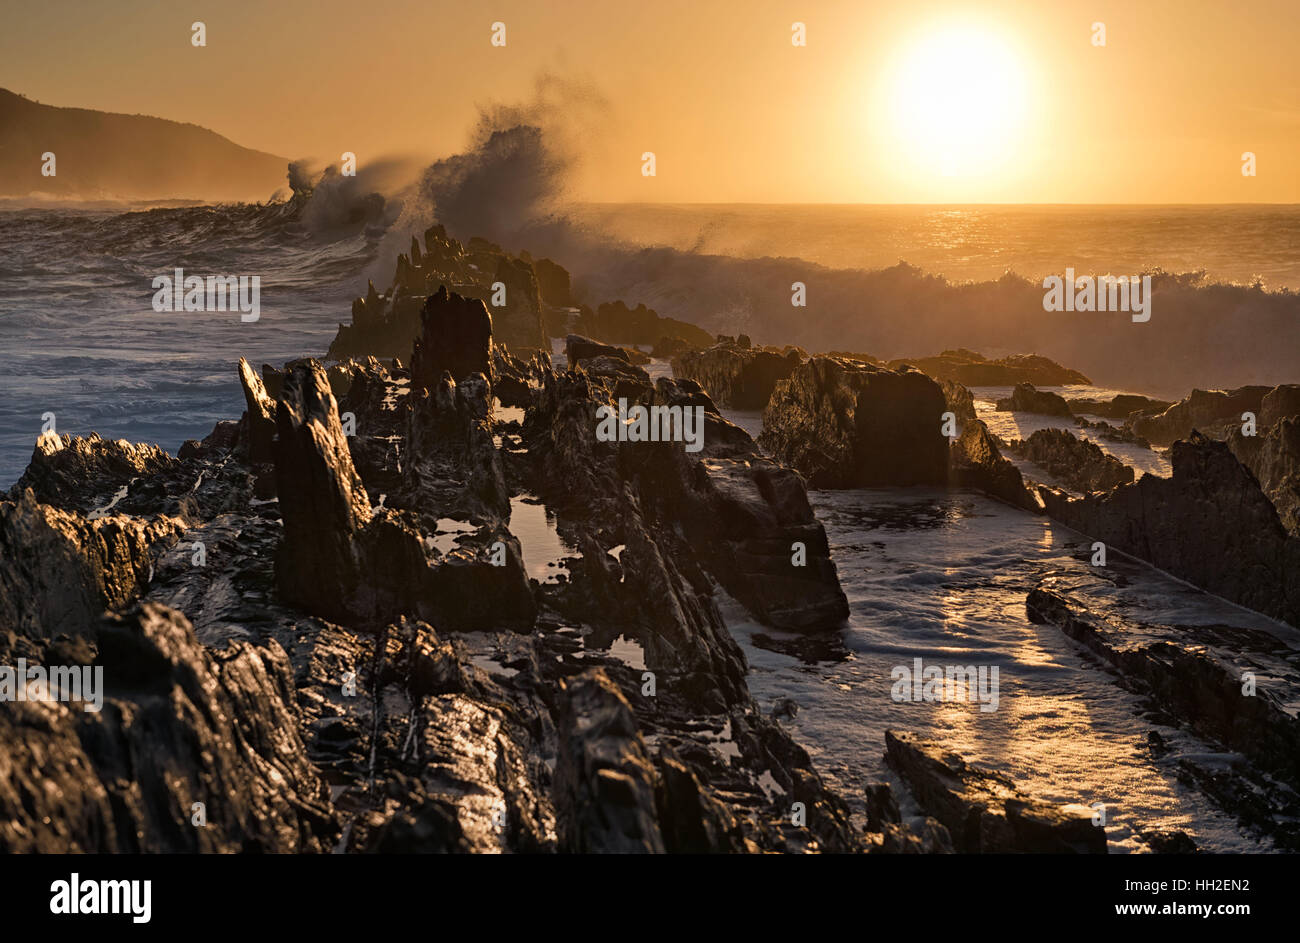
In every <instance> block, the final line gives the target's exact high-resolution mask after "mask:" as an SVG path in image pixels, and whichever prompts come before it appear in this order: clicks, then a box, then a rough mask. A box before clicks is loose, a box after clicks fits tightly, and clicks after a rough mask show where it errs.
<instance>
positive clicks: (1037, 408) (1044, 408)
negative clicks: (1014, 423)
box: [997, 383, 1073, 416]
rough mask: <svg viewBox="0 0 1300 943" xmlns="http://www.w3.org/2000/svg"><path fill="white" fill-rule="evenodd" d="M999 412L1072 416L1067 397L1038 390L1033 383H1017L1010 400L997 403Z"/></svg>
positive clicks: (1001, 400)
mask: <svg viewBox="0 0 1300 943" xmlns="http://www.w3.org/2000/svg"><path fill="white" fill-rule="evenodd" d="M997 408H998V411H999V412H1017V413H1039V414H1041V415H1044V416H1070V415H1073V414H1072V413H1071V412H1070V404H1069V403H1067V402H1066V401H1065V397H1064V396H1062V395H1061V394H1059V393H1053V392H1051V391H1050V390H1037V389H1035V388H1034V386H1033V384H1032V383H1017V384H1016V388H1015V389H1014V390H1012V391H1011V396H1010V397H1009V398H1008V399H1000V400H998V402H997Z"/></svg>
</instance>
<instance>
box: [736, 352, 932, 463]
mask: <svg viewBox="0 0 1300 943" xmlns="http://www.w3.org/2000/svg"><path fill="white" fill-rule="evenodd" d="M946 410H947V401H946V399H945V397H944V391H943V388H942V387H940V386H939V384H938V383H936V382H935V381H934V380H932V379H930V378H929V377H928V376H926V375H925V374H923V373H921V372H920V371H918V370H914V369H909V368H906V367H904V368H902V369H900V370H898V371H895V370H889V369H886V368H884V367H879V366H875V365H872V364H867V363H863V362H861V361H854V360H842V359H839V358H832V357H813V358H811V359H810V360H807V361H805V362H804V363H802V364H800V365H799V366H798V367H797V368H796V369H795V370H794V372H793V373H791V375H790V378H789V379H787V380H782V381H780V382H779V383H778V384H777V386H776V390H775V392H774V393H773V394H772V398H771V400H770V402H769V403H768V405H767V409H766V410H765V411H764V413H763V433H762V435H761V436H760V441H761V442H762V444H763V446H764V447H765V448H766V449H767V450H768V451H769V452H770V453H771V454H772V455H773V456H775V457H776V458H778V459H779V460H781V461H782V462H784V463H786V464H788V465H790V466H792V467H793V468H795V469H796V470H798V471H799V473H800V474H802V475H803V476H804V477H805V478H807V479H808V483H809V484H810V485H811V486H812V487H814V488H851V487H873V486H878V485H914V484H938V483H942V482H944V481H946V480H947V476H948V471H947V467H948V443H947V439H945V438H944V436H943V435H942V432H941V424H942V416H943V413H944V412H945V411H946Z"/></svg>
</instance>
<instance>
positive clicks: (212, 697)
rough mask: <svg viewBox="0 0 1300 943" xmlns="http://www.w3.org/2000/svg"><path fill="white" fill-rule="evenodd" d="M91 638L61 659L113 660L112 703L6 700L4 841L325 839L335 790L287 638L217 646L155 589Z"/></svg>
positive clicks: (0, 806) (286, 843)
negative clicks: (321, 762)
mask: <svg viewBox="0 0 1300 943" xmlns="http://www.w3.org/2000/svg"><path fill="white" fill-rule="evenodd" d="M83 643H84V647H83V648H81V649H80V650H79V652H80V654H79V656H73V660H71V661H69V659H68V657H67V654H68V653H67V651H66V650H65V652H64V658H63V659H62V660H61V661H60V663H61V664H69V663H71V664H73V665H74V666H79V665H81V664H84V665H90V664H92V663H93V665H94V667H95V668H97V669H102V672H103V683H104V690H102V691H101V692H100V695H101V696H103V697H104V702H103V704H102V709H101V710H100V711H98V712H88V711H85V710H83V707H82V705H81V704H77V703H72V704H64V703H47V702H26V703H17V704H10V705H6V709H5V710H4V711H0V732H2V736H0V743H3V746H0V851H3V852H6V853H15V852H29V853H30V852H39V853H46V854H50V853H55V854H66V853H69V852H78V853H94V854H105V853H118V854H121V853H139V852H146V853H193V852H221V853H232V852H264V853H267V852H272V853H286V852H304V851H308V852H311V851H316V852H319V851H324V850H326V847H327V846H326V844H325V839H326V838H327V837H328V836H329V835H330V834H331V833H332V832H333V831H335V822H334V816H333V812H332V810H331V808H330V805H329V797H328V790H327V788H326V786H325V783H324V780H323V779H322V778H321V777H320V775H319V773H318V772H317V770H316V769H315V768H314V767H313V766H312V765H311V763H309V762H308V760H307V756H306V751H305V750H304V748H303V745H302V741H301V739H300V738H299V734H298V716H297V710H296V707H295V703H294V696H293V683H292V678H291V675H290V673H289V665H288V661H287V659H286V657H285V653H284V651H283V650H282V649H281V648H280V647H279V646H278V645H275V644H274V643H272V644H271V645H268V646H266V647H257V646H253V645H249V644H246V643H237V644H234V645H232V646H230V647H228V648H226V649H223V650H219V651H217V652H213V653H209V652H207V651H205V650H204V648H203V647H202V646H201V645H199V644H198V642H197V640H196V639H195V637H194V632H193V629H192V628H191V627H190V624H189V622H188V621H187V620H186V619H185V617H184V616H182V615H180V614H179V613H177V612H174V611H172V610H170V609H167V608H166V607H163V606H158V605H155V604H153V603H146V604H144V605H142V606H139V607H137V608H134V609H133V610H132V611H130V612H129V613H127V614H125V615H122V616H115V617H112V618H109V619H106V620H105V621H104V622H102V623H100V624H99V625H97V626H95V627H94V628H93V629H90V630H88V632H87V634H86V636H85V637H84V638H83ZM49 654H50V655H54V654H56V653H55V652H52V651H51V652H49Z"/></svg>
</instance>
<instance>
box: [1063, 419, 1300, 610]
mask: <svg viewBox="0 0 1300 943" xmlns="http://www.w3.org/2000/svg"><path fill="white" fill-rule="evenodd" d="M1170 461H1171V463H1172V466H1173V475H1172V477H1170V478H1161V477H1159V476H1157V475H1144V476H1143V477H1142V478H1140V479H1138V480H1137V481H1136V482H1135V483H1133V484H1131V485H1122V486H1120V487H1118V488H1116V489H1114V490H1113V491H1111V492H1109V493H1107V494H1105V495H1090V496H1088V497H1084V498H1077V499H1071V498H1068V497H1067V496H1065V495H1063V494H1060V493H1059V492H1055V491H1053V490H1051V489H1048V488H1040V489H1039V494H1040V495H1041V497H1042V499H1043V502H1044V504H1045V505H1046V507H1047V513H1048V514H1050V515H1051V516H1052V517H1054V518H1056V519H1057V520H1059V521H1061V522H1062V523H1064V524H1066V525H1068V526H1070V527H1073V528H1074V529H1075V530H1078V531H1081V532H1083V533H1085V534H1087V535H1088V536H1089V537H1092V538H1093V539H1095V540H1100V541H1103V542H1104V543H1106V544H1107V545H1108V546H1110V547H1113V548H1115V549H1118V550H1122V551H1123V552H1125V553H1129V554H1132V555H1134V556H1137V557H1141V558H1142V559H1143V560H1146V561H1147V562H1149V563H1151V564H1152V565H1154V566H1157V567H1159V568H1160V569H1162V570H1165V571H1167V572H1169V573H1172V574H1173V575H1174V576H1177V577H1179V578H1181V579H1184V580H1187V581H1188V582H1191V583H1194V584H1195V585H1197V586H1200V587H1201V588H1203V589H1206V590H1209V591H1210V592H1212V593H1217V594H1218V595H1220V596H1223V597H1224V598H1226V599H1230V600H1232V601H1233V602H1236V603H1239V604H1241V605H1243V606H1247V607H1249V608H1251V609H1255V610H1257V611H1259V612H1263V613H1265V614H1266V615H1270V616H1273V617H1274V618H1276V619H1281V620H1283V621H1285V622H1289V623H1290V624H1291V625H1296V626H1300V538H1296V537H1292V536H1289V535H1288V534H1287V532H1286V529H1285V528H1284V527H1283V526H1282V523H1281V521H1280V520H1279V518H1278V514H1277V511H1276V510H1275V509H1274V507H1273V505H1272V503H1271V502H1270V501H1269V499H1268V497H1267V496H1266V495H1265V494H1264V492H1263V491H1262V490H1261V489H1260V486H1259V483H1258V482H1257V481H1256V480H1255V478H1254V476H1253V475H1252V474H1251V473H1250V470H1249V469H1247V468H1246V467H1245V466H1244V465H1242V464H1241V462H1239V461H1238V460H1237V459H1236V457H1234V456H1233V454H1232V452H1231V451H1229V449H1228V447H1227V446H1226V445H1224V444H1223V443H1221V442H1215V441H1213V440H1210V439H1207V438H1206V437H1205V436H1203V435H1201V434H1200V433H1198V432H1193V433H1192V435H1191V436H1190V437H1189V438H1188V439H1187V440H1186V441H1179V442H1175V443H1174V445H1173V447H1172V449H1171V450H1170Z"/></svg>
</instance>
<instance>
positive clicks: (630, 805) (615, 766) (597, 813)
mask: <svg viewBox="0 0 1300 943" xmlns="http://www.w3.org/2000/svg"><path fill="white" fill-rule="evenodd" d="M561 698H562V700H561V708H560V716H559V722H558V725H557V726H558V731H557V733H558V736H559V741H560V753H559V759H558V760H557V762H556V765H555V808H556V815H557V819H558V825H559V833H560V843H561V846H562V847H563V848H565V849H566V850H568V851H575V852H580V853H602V852H604V853H610V852H612V853H617V854H626V853H629V852H642V853H652V854H653V853H656V852H663V851H664V850H665V849H664V839H663V835H662V834H661V833H660V830H659V817H658V814H657V812H656V809H655V768H654V765H653V764H652V763H651V762H650V756H649V751H648V750H647V749H646V746H645V741H644V740H643V739H642V738H641V734H640V733H639V732H638V730H637V725H636V718H635V717H633V715H632V708H631V707H630V706H629V705H628V703H627V700H626V699H625V698H624V697H623V695H622V694H621V693H620V692H619V690H618V688H617V686H615V685H614V684H613V682H611V681H610V680H609V679H608V678H607V677H606V676H605V675H604V673H603V672H600V671H593V672H589V673H585V674H582V675H579V676H578V677H577V678H575V679H573V680H572V681H570V682H569V683H568V684H566V685H565V687H564V690H563V692H562V695H561Z"/></svg>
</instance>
